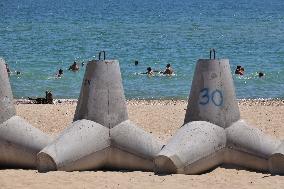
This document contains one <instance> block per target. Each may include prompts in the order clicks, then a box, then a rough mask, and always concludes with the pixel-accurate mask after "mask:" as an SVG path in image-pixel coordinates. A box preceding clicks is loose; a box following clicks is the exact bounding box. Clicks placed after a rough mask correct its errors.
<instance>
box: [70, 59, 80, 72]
mask: <svg viewBox="0 0 284 189" xmlns="http://www.w3.org/2000/svg"><path fill="white" fill-rule="evenodd" d="M68 70H72V71H78V70H79V66H78V64H77V62H75V61H74V63H73V64H72V65H71V66H70V67H69V69H68Z"/></svg>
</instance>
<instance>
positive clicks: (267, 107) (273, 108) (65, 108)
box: [0, 100, 284, 189]
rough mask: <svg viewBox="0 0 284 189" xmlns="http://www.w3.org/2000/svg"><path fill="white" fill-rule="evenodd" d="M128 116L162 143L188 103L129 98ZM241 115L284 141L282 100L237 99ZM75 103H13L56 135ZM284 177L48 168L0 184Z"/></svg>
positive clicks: (192, 184)
mask: <svg viewBox="0 0 284 189" xmlns="http://www.w3.org/2000/svg"><path fill="white" fill-rule="evenodd" d="M127 104H128V112H129V117H130V119H131V120H132V121H134V122H135V123H136V124H138V125H139V126H140V127H141V128H143V129H145V130H146V131H147V132H150V133H152V134H153V135H154V136H156V137H158V138H159V139H160V140H162V141H164V142H166V141H167V140H168V139H169V138H170V137H171V136H172V135H173V134H174V133H175V132H176V130H177V129H178V128H179V127H180V126H181V125H182V123H183V119H184V115H185V110H186V106H187V101H185V100H179V101H172V100H163V101H159V100H153V101H143V100H131V101H128V102H127ZM239 107H240V111H241V117H242V118H243V119H245V120H246V121H247V122H248V123H249V124H251V125H252V126H255V127H257V128H259V129H260V130H262V131H263V132H264V133H266V134H268V135H271V136H272V137H277V138H279V139H282V140H284V127H283V123H284V100H268V101H267V100H243V101H242V100H240V101H239ZM75 108H76V102H62V103H56V104H53V105H38V104H22V103H16V109H17V114H18V115H19V116H22V117H23V118H25V119H26V120H28V121H29V122H30V123H31V124H32V125H33V126H35V127H37V128H39V129H41V130H42V131H44V132H46V133H48V134H50V135H52V136H56V135H57V134H59V133H60V132H61V131H63V130H64V128H66V127H67V126H68V124H70V123H71V122H72V119H73V116H74V112H75ZM283 186H284V177H283V176H278V175H276V176H272V175H270V174H264V173H257V172H253V171H247V170H242V169H238V170H236V169H227V168H223V167H218V168H216V169H214V170H212V171H210V172H208V173H206V174H202V175H180V174H176V175H165V176H160V175H155V174H154V173H153V172H140V171H135V172H113V171H84V172H77V171H75V172H62V171H57V172H48V173H38V172H37V171H36V170H13V169H10V170H5V169H4V170H3V169H2V170H0V188H16V187H19V188H163V189H167V188H221V189H222V188H283Z"/></svg>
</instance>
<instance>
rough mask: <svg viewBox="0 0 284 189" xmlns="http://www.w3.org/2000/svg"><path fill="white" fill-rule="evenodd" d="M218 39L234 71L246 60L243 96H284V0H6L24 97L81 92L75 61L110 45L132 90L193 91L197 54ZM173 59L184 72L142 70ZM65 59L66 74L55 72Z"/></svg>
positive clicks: (6, 31) (6, 34)
mask: <svg viewBox="0 0 284 189" xmlns="http://www.w3.org/2000/svg"><path fill="white" fill-rule="evenodd" d="M212 47H214V48H216V49H217V57H218V58H228V59H230V63H231V69H232V72H233V71H234V68H235V67H236V65H242V66H244V67H245V75H244V76H243V77H239V76H233V77H234V83H235V86H236V93H237V97H238V98H284V1H283V0H262V1H260V0H238V1H236V0H226V1H225V0H215V1H210V0H172V1H171V0H92V1H90V0H36V1H35V0H1V1H0V56H1V57H3V58H4V59H5V60H6V61H7V63H8V64H9V65H10V68H11V70H13V71H15V70H18V71H20V72H21V73H22V75H20V76H16V75H12V76H11V77H10V80H11V85H12V89H13V93H14V96H15V97H16V98H22V97H24V98H26V97H32V96H44V92H45V91H46V90H52V91H53V93H54V96H55V98H77V97H78V96H79V93H80V87H81V83H82V78H83V75H84V71H85V70H84V68H83V69H81V70H80V71H79V72H77V73H73V72H69V71H67V70H66V68H68V67H69V65H70V64H71V63H73V61H75V60H76V61H78V62H83V61H85V62H86V61H88V60H91V59H97V58H98V52H99V51H100V50H105V51H106V52H107V59H118V60H119V62H120V66H121V72H122V78H123V84H124V89H125V95H126V97H127V98H128V99H131V98H146V99H151V98H154V99H159V98H162V99H170V98H174V99H185V98H187V96H188V93H189V90H190V87H191V81H192V78H193V72H194V68H195V63H196V61H197V60H198V59H199V58H208V54H209V49H210V48H212ZM135 60H138V61H139V65H138V66H134V61H135ZM167 63H170V64H172V65H173V68H174V70H175V73H176V75H175V76H173V77H164V76H156V77H147V76H145V75H139V74H137V73H139V72H144V71H145V70H146V68H147V67H148V66H151V67H152V68H154V69H156V70H162V69H164V67H165V65H166V64H167ZM59 68H62V69H64V76H63V78H61V79H55V77H54V75H55V73H56V72H57V70H58V69H59ZM259 71H263V72H264V73H265V77H264V78H261V79H259V78H258V77H257V72H259Z"/></svg>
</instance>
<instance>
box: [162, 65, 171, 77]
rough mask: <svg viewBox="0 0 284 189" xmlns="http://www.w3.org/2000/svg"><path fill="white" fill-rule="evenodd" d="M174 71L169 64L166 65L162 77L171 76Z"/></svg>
mask: <svg viewBox="0 0 284 189" xmlns="http://www.w3.org/2000/svg"><path fill="white" fill-rule="evenodd" d="M173 73H174V70H173V69H172V67H171V64H167V66H166V69H165V71H164V72H163V74H164V75H172V74H173Z"/></svg>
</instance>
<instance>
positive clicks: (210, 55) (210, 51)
mask: <svg viewBox="0 0 284 189" xmlns="http://www.w3.org/2000/svg"><path fill="white" fill-rule="evenodd" d="M212 51H213V53H214V56H213V58H214V59H215V58H216V51H215V49H210V59H212Z"/></svg>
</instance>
